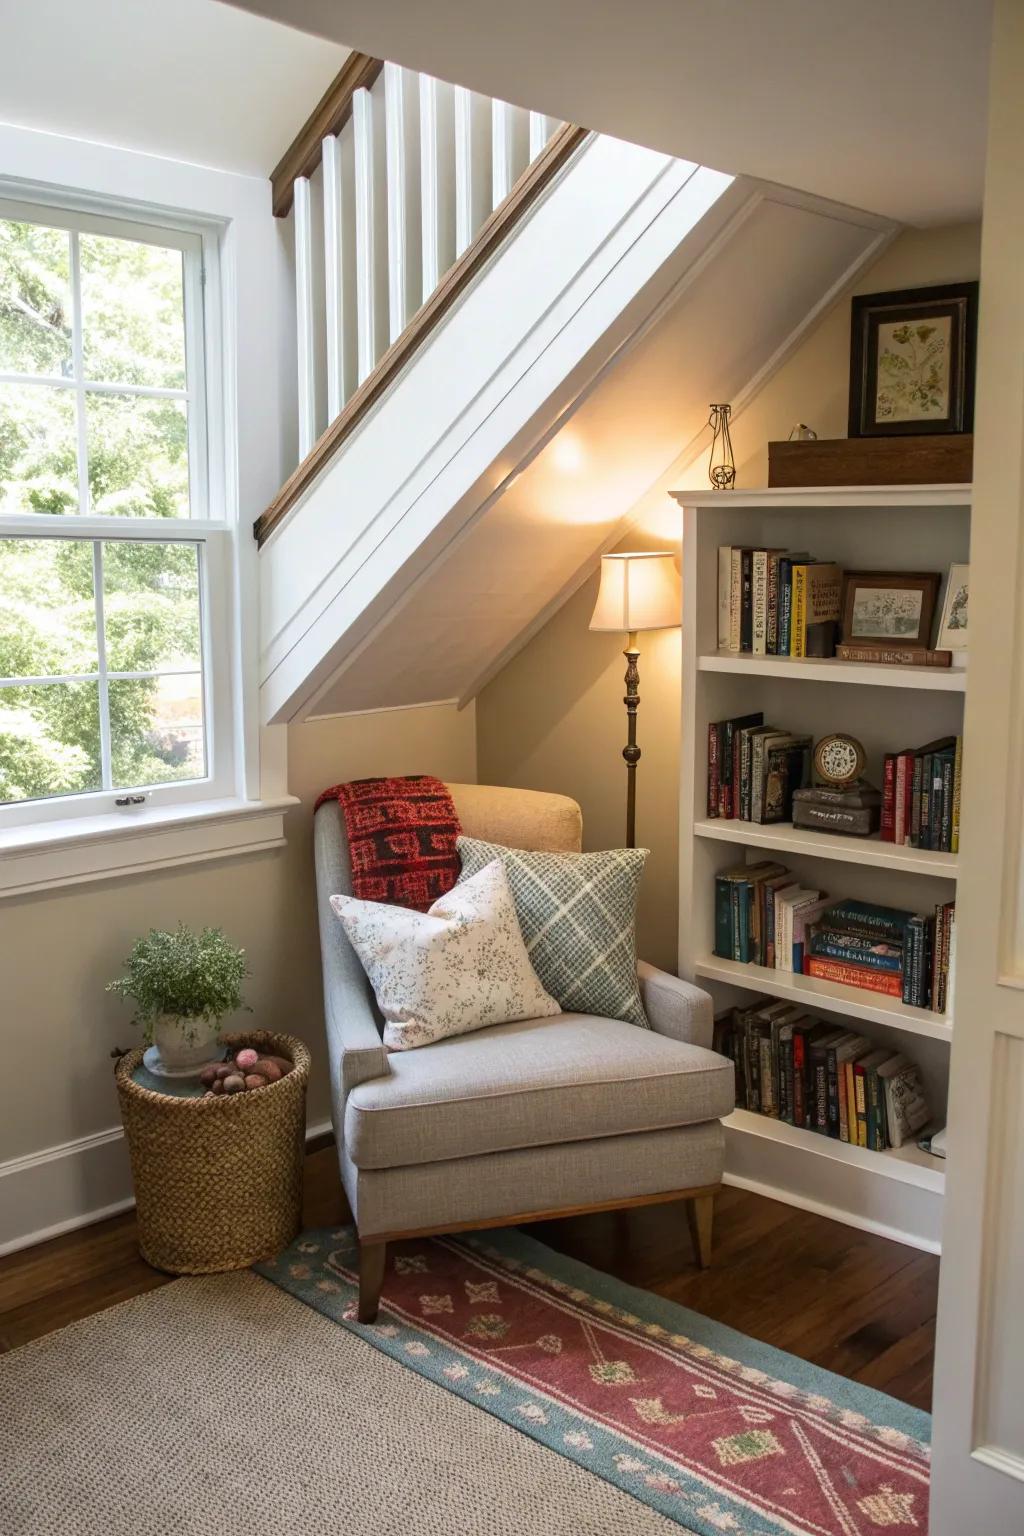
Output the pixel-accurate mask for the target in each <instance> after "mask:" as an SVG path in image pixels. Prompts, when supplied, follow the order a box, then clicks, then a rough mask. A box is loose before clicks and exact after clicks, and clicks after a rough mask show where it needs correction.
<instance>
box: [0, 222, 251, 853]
mask: <svg viewBox="0 0 1024 1536" xmlns="http://www.w3.org/2000/svg"><path fill="white" fill-rule="evenodd" d="M203 269H204V255H203V240H202V238H201V236H200V235H199V234H198V233H196V234H193V233H189V232H186V231H182V230H176V229H170V228H163V227H159V226H157V227H154V226H149V225H144V224H140V223H137V222H135V221H133V220H125V219H112V218H106V217H101V216H99V215H95V214H92V213H85V212H81V213H78V212H69V211H67V210H65V209H57V208H50V207H41V206H35V205H27V204H21V203H11V202H3V201H0V828H2V827H3V826H13V825H23V824H25V823H26V822H27V821H34V820H47V819H52V818H55V817H68V816H81V815H88V814H93V813H103V814H109V813H110V812H111V811H112V810H114V809H115V808H125V807H134V806H137V805H139V804H143V803H148V802H150V801H152V802H155V803H157V804H160V803H167V802H173V801H175V800H182V799H186V800H187V799H200V798H207V799H208V798H211V797H212V796H214V795H217V794H225V793H230V792H231V789H232V777H233V776H232V772H231V755H230V754H231V741H232V736H233V732H232V730H231V729H227V728H224V729H221V730H220V731H218V732H217V733H216V739H215V732H214V730H213V722H214V719H215V718H216V719H217V720H218V721H219V722H220V723H221V725H222V726H225V727H226V726H227V725H228V724H229V723H230V715H231V689H230V678H229V675H228V674H229V673H230V666H229V664H228V662H227V659H226V657H227V652H228V650H229V646H228V643H227V630H226V623H225V619H224V615H223V613H222V609H223V608H224V606H225V604H226V594H227V593H228V591H229V590H230V587H231V580H230V568H229V565H228V561H229V560H230V549H229V548H225V542H226V541H227V540H228V538H229V531H228V528H227V525H226V524H225V523H223V522H221V523H219V524H218V523H217V522H216V521H214V520H212V519H211V518H210V510H209V503H210V499H211V497H210V478H211V477H210V474H209V464H208V449H207V444H208V437H209V420H208V409H207V396H206V386H205V359H204V335H205V331H206V327H205V325H204V282H203Z"/></svg>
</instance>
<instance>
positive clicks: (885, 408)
mask: <svg viewBox="0 0 1024 1536" xmlns="http://www.w3.org/2000/svg"><path fill="white" fill-rule="evenodd" d="M977 337H978V284H977V283H944V284H942V285H941V286H937V287H934V288H904V289H900V290H897V291H895V292H892V293H869V294H863V295H861V296H860V297H859V298H855V299H854V300H853V304H852V314H851V333H850V419H849V435H850V437H895V436H907V435H911V434H916V433H922V432H970V431H971V429H972V426H973V421H974V366H975V353H976V350H977Z"/></svg>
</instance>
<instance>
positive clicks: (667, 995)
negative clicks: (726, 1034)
mask: <svg viewBox="0 0 1024 1536" xmlns="http://www.w3.org/2000/svg"><path fill="white" fill-rule="evenodd" d="M636 970H637V978H638V980H639V982H640V996H641V997H642V998H643V1004H644V1008H645V1010H646V1012H647V1017H648V1019H649V1020H650V1023H651V1028H652V1029H653V1030H654V1032H655V1034H658V1035H667V1036H668V1037H669V1038H670V1039H671V1040H681V1041H683V1043H684V1044H686V1045H702V1046H704V1047H705V1049H707V1050H710V1049H711V1039H712V1034H713V1022H714V1004H713V1003H712V1001H711V996H710V994H709V993H707V992H702V991H701V989H700V987H695V986H694V985H693V983H692V982H689V981H682V980H680V978H679V977H678V976H671V975H670V974H669V973H668V971H659V970H658V968H657V966H654V965H648V963H647V961H646V960H641V961H640V962H639V964H638V965H637V968H636Z"/></svg>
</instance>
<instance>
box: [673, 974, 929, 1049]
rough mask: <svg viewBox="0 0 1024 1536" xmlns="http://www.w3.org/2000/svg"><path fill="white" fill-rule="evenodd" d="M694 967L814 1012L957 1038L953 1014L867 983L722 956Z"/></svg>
mask: <svg viewBox="0 0 1024 1536" xmlns="http://www.w3.org/2000/svg"><path fill="white" fill-rule="evenodd" d="M694 972H695V974H696V975H697V976H703V977H705V978H706V979H707V980H708V981H724V982H727V983H728V984H729V985H730V986H733V987H743V988H744V989H745V990H746V991H749V992H766V993H767V994H768V995H769V997H788V998H791V999H792V1000H793V1001H794V1002H799V1003H800V1005H801V1007H805V1008H807V1010H808V1012H810V1013H836V1014H840V1015H842V1016H843V1017H844V1018H849V1019H864V1020H866V1021H867V1022H868V1023H870V1024H887V1025H888V1026H889V1027H890V1028H891V1029H902V1030H903V1031H905V1033H907V1034H911V1035H927V1036H929V1037H930V1038H931V1039H932V1040H946V1041H949V1040H951V1039H952V1038H953V1021H952V1019H951V1018H949V1017H944V1016H943V1015H942V1014H939V1013H932V1012H931V1010H930V1009H928V1008H910V1007H908V1006H907V1005H906V1004H905V1003H901V1002H899V1001H898V999H896V998H895V997H886V996H885V995H884V994H883V993H881V992H867V991H865V990H864V988H862V987H845V986H842V985H840V983H839V982H836V981H820V980H819V979H818V978H817V977H816V976H799V975H796V974H795V973H794V972H792V971H776V970H772V969H769V967H768V966H765V965H744V964H743V963H742V962H741V961H739V960H722V959H720V957H719V956H718V955H705V956H703V957H702V958H701V959H699V960H698V961H697V962H696V964H695V966H694Z"/></svg>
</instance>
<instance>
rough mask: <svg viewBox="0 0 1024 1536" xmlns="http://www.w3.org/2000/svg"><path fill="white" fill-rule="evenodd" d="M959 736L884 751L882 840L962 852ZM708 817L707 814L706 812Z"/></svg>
mask: <svg viewBox="0 0 1024 1536" xmlns="http://www.w3.org/2000/svg"><path fill="white" fill-rule="evenodd" d="M963 755H964V754H963V737H962V736H943V737H942V738H941V739H940V740H939V741H930V742H929V743H928V744H927V746H924V747H916V748H915V747H904V748H903V750H902V751H900V752H887V753H886V755H885V762H884V767H883V776H882V826H881V838H882V841H883V842H886V843H898V844H900V846H901V847H902V846H903V845H904V844H906V845H907V846H909V847H911V848H934V849H937V850H938V851H939V852H941V853H958V852H959V851H960V780H961V775H962V772H963ZM709 814H710V813H709Z"/></svg>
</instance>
